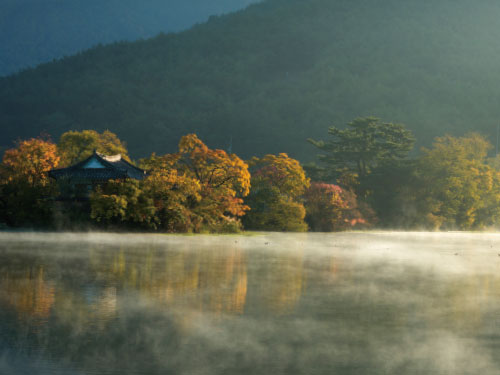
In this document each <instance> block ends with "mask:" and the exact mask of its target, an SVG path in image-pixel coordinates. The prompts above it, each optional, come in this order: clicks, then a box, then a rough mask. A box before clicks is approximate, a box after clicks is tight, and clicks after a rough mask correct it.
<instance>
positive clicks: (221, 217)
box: [141, 134, 250, 231]
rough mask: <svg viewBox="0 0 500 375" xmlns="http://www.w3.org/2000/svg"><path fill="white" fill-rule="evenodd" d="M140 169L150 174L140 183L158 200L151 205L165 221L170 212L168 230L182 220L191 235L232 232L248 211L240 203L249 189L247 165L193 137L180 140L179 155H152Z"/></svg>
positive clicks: (189, 136)
mask: <svg viewBox="0 0 500 375" xmlns="http://www.w3.org/2000/svg"><path fill="white" fill-rule="evenodd" d="M141 166H142V167H143V168H148V169H149V170H151V171H154V173H153V174H152V175H151V178H148V179H147V182H146V184H148V183H150V187H151V191H154V194H155V195H156V196H157V197H160V196H161V197H162V198H161V199H160V200H158V201H157V202H160V201H161V202H163V203H162V205H163V209H164V211H163V212H164V213H165V215H166V216H168V215H172V214H173V213H174V212H176V214H175V215H177V216H176V217H177V218H178V219H174V221H173V222H176V223H177V224H176V225H174V226H178V225H179V224H180V223H181V219H182V220H184V219H185V220H186V223H189V225H190V226H192V228H191V229H192V230H194V231H200V230H204V229H207V230H210V231H228V230H229V231H233V230H237V228H239V226H240V222H239V220H238V218H239V217H241V216H243V215H244V214H245V213H246V211H247V210H248V209H249V207H248V206H247V205H245V204H244V201H243V197H245V196H247V195H248V193H249V190H250V172H249V171H248V165H247V164H246V163H245V162H244V161H243V160H241V159H240V158H239V157H238V156H237V155H235V154H228V153H226V152H225V151H223V150H212V149H210V148H208V147H207V146H206V145H205V144H204V143H203V142H202V141H201V140H200V139H199V138H198V137H197V136H196V135H195V134H189V135H186V136H184V137H182V138H181V140H180V142H179V152H177V153H175V154H167V155H164V156H156V155H154V154H153V155H152V156H151V157H150V158H149V159H144V160H142V161H141ZM154 179H156V182H154ZM159 181H163V182H162V183H160V182H159ZM162 184H163V185H162ZM169 186H170V187H172V188H169ZM172 190H173V191H172ZM168 202H170V203H168ZM175 215H174V216H175ZM171 218H173V216H171ZM167 221H168V220H167Z"/></svg>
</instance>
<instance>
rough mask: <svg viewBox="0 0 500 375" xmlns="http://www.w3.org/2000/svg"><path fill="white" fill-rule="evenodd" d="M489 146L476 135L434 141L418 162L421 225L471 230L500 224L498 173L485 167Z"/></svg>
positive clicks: (442, 138) (418, 198)
mask: <svg viewBox="0 0 500 375" xmlns="http://www.w3.org/2000/svg"><path fill="white" fill-rule="evenodd" d="M490 148H491V145H490V143H489V142H488V141H487V140H485V139H484V138H483V137H482V136H481V135H479V134H475V133H473V134H469V135H468V136H465V137H461V138H456V137H452V136H449V135H447V136H444V137H438V138H436V140H435V142H434V145H433V148H432V149H423V152H424V155H423V156H422V157H421V158H420V160H419V166H418V179H419V181H420V189H419V191H418V193H417V195H418V196H417V199H416V202H417V204H418V205H419V208H420V210H419V211H420V216H421V217H422V218H424V224H425V225H427V226H429V227H433V228H436V229H440V228H457V229H472V228H480V227H484V226H488V225H495V224H497V223H498V222H499V221H500V174H499V172H498V171H497V170H495V169H493V168H492V167H491V166H489V165H488V164H487V154H488V150H489V149H490Z"/></svg>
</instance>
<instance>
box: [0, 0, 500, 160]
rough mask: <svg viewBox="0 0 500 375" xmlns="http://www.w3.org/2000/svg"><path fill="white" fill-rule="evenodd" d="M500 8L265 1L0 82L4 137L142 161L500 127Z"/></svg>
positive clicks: (390, 0)
mask: <svg viewBox="0 0 500 375" xmlns="http://www.w3.org/2000/svg"><path fill="white" fill-rule="evenodd" d="M499 16H500V3H498V2H496V1H493V0H481V1H476V2H470V1H468V0H432V1H431V0H406V1H401V0H378V1H374V0H268V1H265V2H264V3H261V4H256V5H252V6H250V7H249V8H247V9H246V10H244V11H240V12H238V13H234V14H231V15H227V16H221V17H212V18H211V19H210V20H209V21H208V22H207V23H205V24H202V25H198V26H195V27H193V28H192V29H190V30H188V31H185V32H182V33H179V34H167V35H160V36H158V37H155V38H153V39H149V40H145V41H139V42H133V43H128V42H127V43H125V42H122V43H116V44H113V45H109V46H101V47H96V48H93V49H91V50H89V51H87V52H85V53H81V54H79V55H77V56H73V57H68V58H64V59H63V60H61V61H57V62H54V63H50V64H45V65H42V66H39V67H38V68H36V69H33V70H29V71H26V72H23V73H22V74H18V75H15V76H11V77H7V78H4V79H0V126H1V129H2V135H1V137H0V140H1V143H2V145H1V146H3V147H6V146H9V145H10V144H11V141H12V140H15V139H16V138H19V137H20V138H28V137H31V136H36V135H38V134H40V133H41V132H47V133H49V134H51V135H52V136H53V137H55V138H56V139H57V137H58V136H59V135H60V134H61V133H62V132H64V131H67V130H70V129H76V130H79V129H88V128H92V129H96V130H98V131H102V130H105V129H109V130H111V131H113V132H115V133H117V134H119V135H120V137H121V138H122V139H124V140H125V141H126V142H127V143H128V146H129V150H130V151H131V154H132V156H133V157H138V156H145V155H148V154H150V153H151V152H152V151H156V152H158V153H166V152H172V151H173V150H175V149H176V144H177V142H178V139H179V138H180V137H181V136H182V135H184V134H187V133H191V132H193V133H196V134H198V135H199V136H200V137H201V138H202V139H204V140H205V141H206V142H207V144H208V145H210V147H220V148H224V149H228V148H229V147H231V150H232V151H233V152H236V153H237V154H238V155H241V156H243V157H249V156H251V155H262V154H264V153H278V152H288V153H289V154H290V155H291V156H293V157H297V158H300V159H301V160H309V159H312V158H314V155H315V153H316V150H315V149H314V148H313V147H312V146H311V145H310V144H308V143H307V142H306V139H307V138H309V137H311V138H316V139H317V138H324V137H325V135H326V130H327V128H328V126H330V125H333V124H335V125H343V124H345V123H346V122H348V121H350V120H352V119H353V118H354V117H356V116H366V115H374V116H378V117H380V118H382V119H383V120H384V121H391V122H400V123H404V124H406V125H407V127H408V128H409V129H411V130H412V131H413V132H414V133H415V135H416V137H417V144H420V145H422V144H429V143H430V140H431V139H432V138H433V137H434V136H436V135H441V134H444V133H452V134H457V135H460V134H463V133H465V132H467V131H470V130H476V131H480V132H482V133H483V134H485V135H486V136H487V137H489V138H490V139H491V140H492V141H493V142H494V140H495V137H496V127H497V124H498V123H499V121H500V119H499V116H498V115H499V113H498V112H499V111H500V106H499V105H498V103H499V102H500V91H499V90H498V88H497V86H498V82H500V44H498V40H500V17H499Z"/></svg>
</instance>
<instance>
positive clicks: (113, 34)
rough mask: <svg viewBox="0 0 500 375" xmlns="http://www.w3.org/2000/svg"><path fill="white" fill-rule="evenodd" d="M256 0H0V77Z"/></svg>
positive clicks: (187, 23) (185, 24)
mask: <svg viewBox="0 0 500 375" xmlns="http://www.w3.org/2000/svg"><path fill="white" fill-rule="evenodd" d="M254 2H257V0H210V1H209V0H141V1H138V0H1V1H0V46H1V47H0V76H5V75H9V74H12V73H15V72H17V71H19V70H23V69H25V68H28V67H33V66H36V65H38V64H40V63H43V62H49V61H52V60H53V59H57V58H60V57H63V56H68V55H73V54H75V53H78V52H79V51H82V50H85V49H88V48H90V47H92V46H94V45H96V44H99V43H101V44H107V43H111V42H114V41H120V40H137V39H141V38H149V37H152V36H154V35H157V34H158V33H160V32H172V31H173V32H175V31H180V30H184V29H186V28H189V27H190V26H192V25H193V24H195V23H199V22H203V21H205V20H206V19H207V18H208V17H209V16H211V15H216V14H223V13H228V12H232V11H236V10H239V9H242V8H245V7H246V6H248V5H249V4H251V3H254Z"/></svg>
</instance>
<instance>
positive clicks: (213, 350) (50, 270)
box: [0, 232, 500, 374]
mask: <svg viewBox="0 0 500 375" xmlns="http://www.w3.org/2000/svg"><path fill="white" fill-rule="evenodd" d="M499 270H500V234H493V233H491V234H475V233H398V232H394V233H389V232H380V233H375V232H367V233H339V234H278V233H270V234H251V235H242V236H236V235H235V236H233V235H227V236H176V235H175V236H174V235H138V234H137V235H136V234H101V233H89V234H50V233H0V374H498V373H500V358H499V356H498V350H499V349H500V311H499V310H500V273H499Z"/></svg>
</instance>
